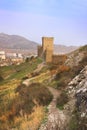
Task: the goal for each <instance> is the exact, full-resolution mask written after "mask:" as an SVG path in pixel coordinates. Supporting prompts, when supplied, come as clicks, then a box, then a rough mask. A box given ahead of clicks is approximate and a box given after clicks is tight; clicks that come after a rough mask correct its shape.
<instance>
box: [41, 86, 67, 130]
mask: <svg viewBox="0 0 87 130" xmlns="http://www.w3.org/2000/svg"><path fill="white" fill-rule="evenodd" d="M48 88H49V90H50V92H51V93H52V94H53V100H52V101H51V103H50V105H49V106H48V111H49V112H48V119H47V122H46V123H45V124H42V125H41V127H40V129H39V130H66V129H65V124H66V117H65V115H64V113H63V111H60V110H59V109H58V108H56V100H57V97H58V96H60V91H58V90H56V89H54V88H51V87H48Z"/></svg>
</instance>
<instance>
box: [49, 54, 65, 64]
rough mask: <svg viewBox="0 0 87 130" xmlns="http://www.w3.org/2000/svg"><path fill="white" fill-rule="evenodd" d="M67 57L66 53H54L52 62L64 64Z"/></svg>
mask: <svg viewBox="0 0 87 130" xmlns="http://www.w3.org/2000/svg"><path fill="white" fill-rule="evenodd" d="M66 59H67V56H66V55H53V56H52V63H53V64H63V63H64V62H65V60H66Z"/></svg>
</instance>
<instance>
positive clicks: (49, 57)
mask: <svg viewBox="0 0 87 130" xmlns="http://www.w3.org/2000/svg"><path fill="white" fill-rule="evenodd" d="M52 55H53V51H52V50H47V51H46V57H45V60H46V63H51V62H52Z"/></svg>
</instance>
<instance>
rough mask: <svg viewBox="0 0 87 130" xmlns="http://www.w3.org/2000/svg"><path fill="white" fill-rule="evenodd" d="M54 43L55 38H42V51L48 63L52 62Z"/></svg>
mask: <svg viewBox="0 0 87 130" xmlns="http://www.w3.org/2000/svg"><path fill="white" fill-rule="evenodd" d="M53 42H54V38H53V37H42V50H43V52H44V58H45V62H46V63H51V62H52V56H53Z"/></svg>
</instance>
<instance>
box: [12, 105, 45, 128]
mask: <svg viewBox="0 0 87 130" xmlns="http://www.w3.org/2000/svg"><path fill="white" fill-rule="evenodd" d="M44 116H45V111H44V107H42V106H38V107H34V112H33V113H32V114H30V115H26V114H25V115H24V117H21V116H20V117H16V118H15V121H14V123H15V126H18V124H20V125H19V126H18V127H19V128H16V130H37V129H38V128H39V126H40V124H41V122H42V120H43V118H44Z"/></svg>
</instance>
